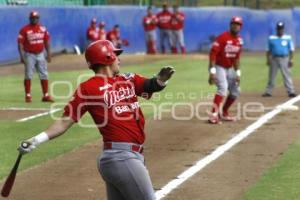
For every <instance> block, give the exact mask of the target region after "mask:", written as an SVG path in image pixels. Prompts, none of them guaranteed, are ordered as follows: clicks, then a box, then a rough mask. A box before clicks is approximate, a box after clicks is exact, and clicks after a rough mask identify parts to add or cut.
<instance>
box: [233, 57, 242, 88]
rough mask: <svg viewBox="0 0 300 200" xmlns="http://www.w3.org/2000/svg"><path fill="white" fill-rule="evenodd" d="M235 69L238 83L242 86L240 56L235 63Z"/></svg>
mask: <svg viewBox="0 0 300 200" xmlns="http://www.w3.org/2000/svg"><path fill="white" fill-rule="evenodd" d="M233 68H234V70H235V73H236V82H237V83H238V84H240V81H241V69H240V56H239V55H238V58H237V59H236V60H235V61H234V63H233Z"/></svg>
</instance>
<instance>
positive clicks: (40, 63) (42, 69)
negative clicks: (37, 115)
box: [36, 53, 53, 102]
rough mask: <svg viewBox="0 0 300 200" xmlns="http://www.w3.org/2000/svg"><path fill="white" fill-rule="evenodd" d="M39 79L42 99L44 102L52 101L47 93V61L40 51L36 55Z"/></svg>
mask: <svg viewBox="0 0 300 200" xmlns="http://www.w3.org/2000/svg"><path fill="white" fill-rule="evenodd" d="M36 69H37V71H38V73H39V77H40V81H41V87H42V92H43V97H42V101H44V102H53V100H52V98H51V96H50V95H49V93H48V88H49V86H48V85H49V83H48V67H47V61H46V58H45V54H44V53H40V54H38V55H37V67H36Z"/></svg>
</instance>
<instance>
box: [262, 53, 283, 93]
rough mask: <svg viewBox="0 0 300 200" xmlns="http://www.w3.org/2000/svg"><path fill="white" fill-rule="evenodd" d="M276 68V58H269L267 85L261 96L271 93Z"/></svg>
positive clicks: (277, 64) (277, 66)
mask: <svg viewBox="0 0 300 200" xmlns="http://www.w3.org/2000/svg"><path fill="white" fill-rule="evenodd" d="M278 68H279V63H278V58H271V64H270V66H269V80H268V85H267V88H266V90H265V93H264V94H263V96H271V95H272V91H273V88H274V86H275V79H276V75H277V71H278Z"/></svg>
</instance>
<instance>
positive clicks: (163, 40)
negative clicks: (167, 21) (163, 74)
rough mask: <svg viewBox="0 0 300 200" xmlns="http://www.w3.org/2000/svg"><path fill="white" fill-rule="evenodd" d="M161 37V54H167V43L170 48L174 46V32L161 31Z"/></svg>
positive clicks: (168, 30)
mask: <svg viewBox="0 0 300 200" xmlns="http://www.w3.org/2000/svg"><path fill="white" fill-rule="evenodd" d="M159 36H160V48H161V52H162V53H165V52H166V46H165V43H166V41H167V45H168V47H169V48H170V47H171V46H173V44H172V31H171V30H170V29H160V32H159Z"/></svg>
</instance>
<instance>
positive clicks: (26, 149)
mask: <svg viewBox="0 0 300 200" xmlns="http://www.w3.org/2000/svg"><path fill="white" fill-rule="evenodd" d="M35 148H36V146H35V145H34V144H33V143H32V142H30V141H23V142H21V144H20V146H19V148H18V151H19V152H20V153H21V154H23V155H24V154H27V153H30V152H31V151H32V150H33V149H35Z"/></svg>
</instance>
